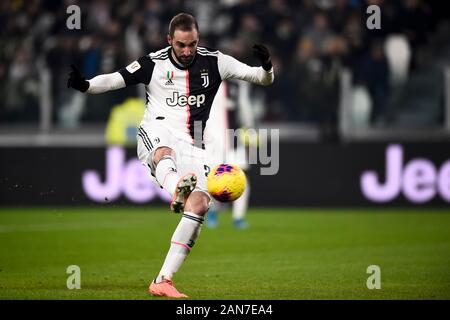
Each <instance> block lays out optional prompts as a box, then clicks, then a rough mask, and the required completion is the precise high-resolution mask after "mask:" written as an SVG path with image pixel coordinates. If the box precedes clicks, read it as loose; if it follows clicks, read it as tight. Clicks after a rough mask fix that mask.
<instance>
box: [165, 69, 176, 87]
mask: <svg viewBox="0 0 450 320" xmlns="http://www.w3.org/2000/svg"><path fill="white" fill-rule="evenodd" d="M173 77H174V73H173V71H167V73H166V78H167V81H166V84H165V85H166V86H168V85H170V86H173V85H174V83H173V81H172V79H173Z"/></svg>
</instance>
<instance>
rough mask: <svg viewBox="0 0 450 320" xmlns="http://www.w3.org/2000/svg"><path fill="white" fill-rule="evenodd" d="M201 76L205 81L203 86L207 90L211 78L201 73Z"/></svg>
mask: <svg viewBox="0 0 450 320" xmlns="http://www.w3.org/2000/svg"><path fill="white" fill-rule="evenodd" d="M200 76H201V77H202V79H203V83H202V86H203V87H205V88H206V87H207V86H208V85H209V76H208V73H200Z"/></svg>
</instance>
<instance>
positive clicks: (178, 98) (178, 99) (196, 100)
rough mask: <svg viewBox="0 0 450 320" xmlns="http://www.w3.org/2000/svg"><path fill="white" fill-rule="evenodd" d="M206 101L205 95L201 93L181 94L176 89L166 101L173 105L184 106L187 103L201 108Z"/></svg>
mask: <svg viewBox="0 0 450 320" xmlns="http://www.w3.org/2000/svg"><path fill="white" fill-rule="evenodd" d="M204 102H205V95H204V94H199V95H197V96H185V95H180V94H179V93H178V92H176V91H174V92H173V96H172V98H167V99H166V103H167V105H168V106H171V107H176V106H179V107H184V106H186V105H187V104H188V105H189V106H197V108H199V107H200V106H201V105H202V104H203V103H204Z"/></svg>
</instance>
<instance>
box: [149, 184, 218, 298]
mask: <svg viewBox="0 0 450 320" xmlns="http://www.w3.org/2000/svg"><path fill="white" fill-rule="evenodd" d="M209 202H210V198H209V196H208V195H206V194H205V193H204V192H201V191H196V190H194V191H193V192H192V193H191V194H190V196H189V197H188V199H187V201H186V205H185V211H184V213H183V215H182V217H181V220H180V222H179V223H178V226H177V228H176V229H175V232H174V233H173V236H172V239H171V244H170V249H169V252H168V253H167V256H166V259H165V260H164V264H163V266H162V268H161V270H160V272H159V274H158V276H157V277H156V279H155V280H154V281H152V283H151V284H150V287H149V292H150V293H151V294H152V295H156V296H165V297H171V298H186V297H187V296H186V295H185V294H183V293H180V292H179V291H178V290H177V289H175V287H174V285H173V282H172V278H173V275H174V274H175V273H176V272H177V271H178V270H179V268H180V267H181V265H182V264H183V262H184V260H185V259H186V257H187V255H188V254H189V252H190V251H191V250H192V248H193V246H194V244H195V241H196V240H197V238H198V236H199V234H200V230H201V227H202V224H203V221H204V215H205V214H206V212H207V211H208V206H209Z"/></svg>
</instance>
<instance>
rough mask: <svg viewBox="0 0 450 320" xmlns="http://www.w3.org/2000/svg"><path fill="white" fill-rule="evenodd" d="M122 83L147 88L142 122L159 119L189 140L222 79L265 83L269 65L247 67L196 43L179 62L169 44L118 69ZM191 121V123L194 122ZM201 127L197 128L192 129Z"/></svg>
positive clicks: (269, 78)
mask: <svg viewBox="0 0 450 320" xmlns="http://www.w3.org/2000/svg"><path fill="white" fill-rule="evenodd" d="M119 73H120V74H121V75H122V77H123V79H124V80H125V84H126V85H127V86H129V85H135V84H144V85H145V87H146V92H147V102H146V111H145V115H144V119H143V120H142V125H151V123H153V122H154V121H162V122H164V125H165V126H166V127H169V128H170V129H171V131H173V134H174V135H176V136H178V137H179V138H182V139H185V140H186V141H189V142H190V143H192V144H197V143H198V141H197V143H196V141H195V140H194V138H198V137H202V138H201V139H203V131H204V129H205V125H206V122H207V120H208V118H209V114H210V110H211V106H212V103H213V101H214V98H215V95H216V93H217V90H218V89H219V86H220V84H221V82H222V80H226V79H241V80H246V81H249V82H252V83H256V84H263V85H267V84H270V83H272V81H273V69H272V70H270V71H268V72H267V71H265V70H264V69H263V68H262V67H250V66H248V65H246V64H244V63H242V62H240V61H238V60H236V59H235V58H233V57H231V56H229V55H226V54H223V53H221V52H220V51H218V50H211V49H208V48H205V47H198V48H197V54H196V55H195V57H194V60H193V61H192V62H191V63H190V64H189V65H188V66H181V65H179V64H178V63H177V62H176V61H175V60H174V59H173V57H172V55H171V47H167V48H164V49H162V50H159V51H157V52H154V53H150V54H148V55H146V56H143V57H141V58H139V59H138V60H136V61H134V62H132V63H131V64H130V65H128V66H127V67H126V68H123V69H121V70H119ZM194 124H195V125H194ZM194 129H195V130H201V132H200V133H199V132H194Z"/></svg>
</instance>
